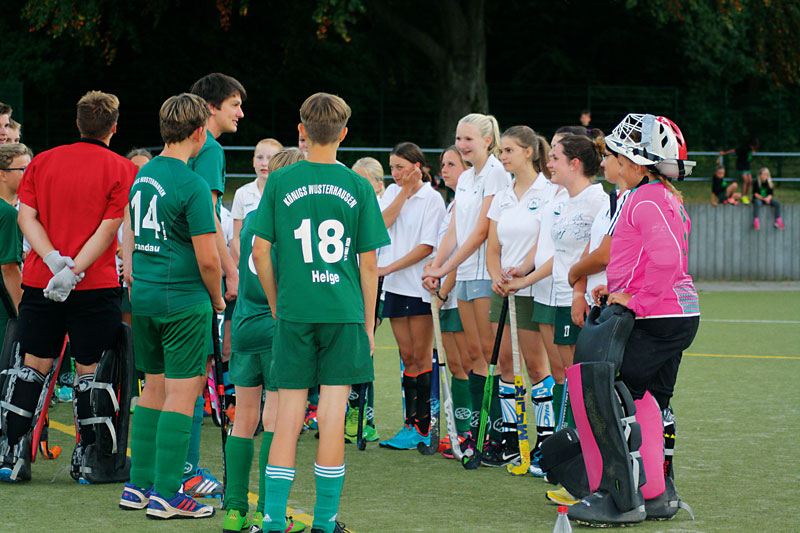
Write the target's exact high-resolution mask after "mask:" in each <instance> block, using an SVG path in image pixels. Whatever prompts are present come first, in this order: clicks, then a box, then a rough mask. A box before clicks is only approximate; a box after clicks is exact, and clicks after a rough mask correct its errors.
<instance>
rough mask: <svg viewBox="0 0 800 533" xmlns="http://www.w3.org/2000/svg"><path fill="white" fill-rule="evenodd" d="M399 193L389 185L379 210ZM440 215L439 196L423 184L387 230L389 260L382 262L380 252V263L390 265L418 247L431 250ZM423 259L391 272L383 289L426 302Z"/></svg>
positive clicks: (442, 209)
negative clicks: (423, 246) (389, 241)
mask: <svg viewBox="0 0 800 533" xmlns="http://www.w3.org/2000/svg"><path fill="white" fill-rule="evenodd" d="M401 190H402V189H401V187H399V186H398V185H397V184H395V183H393V184H391V185H389V187H388V188H387V189H386V192H385V193H384V194H383V196H382V197H381V199H380V202H379V204H380V207H381V211H383V210H385V209H386V208H387V207H389V206H390V205H391V204H392V202H393V201H394V200H395V199H396V198H397V195H398V194H400V191H401ZM444 215H445V208H444V200H442V195H441V194H439V193H438V192H436V191H435V190H433V187H431V184H430V183H423V184H422V187H420V189H419V190H418V191H417V192H415V193H414V194H413V195H412V196H411V198H409V199H408V200H406V202H405V204H403V207H402V209H401V210H400V214H399V215H397V219H396V220H395V221H394V224H392V225H391V226H390V227H388V228H387V230H388V231H389V238H391V240H392V244H390V245H389V247H390V249H389V252H388V254H387V255H389V256H391V260H390V261H388V263H387V262H385V261H384V257H383V256H384V252H383V251H382V252H381V262H382V263H384V265H388V264H391V263H394V262H395V261H397V260H398V259H402V258H403V257H405V256H406V255H408V254H409V253H410V252H411V251H412V250H413V249H414V248H416V247H417V246H419V245H420V244H427V245H430V246H431V247H433V248H435V247H436V245H437V242H438V239H437V236H438V234H439V228H440V227H441V225H442V218H444ZM427 260H428V256H426V257H423V258H422V259H420V260H419V261H417V262H416V263H414V264H413V265H411V266H408V267H406V268H404V269H402V270H398V271H397V272H392V273H391V274H389V275H388V276H386V277H385V278H383V290H384V291H386V292H392V293H394V294H402V295H404V296H412V297H416V298H422V299H423V301H426V302H430V301H431V294H430V293H429V292H428V291H427V290H425V288H424V287H423V286H422V271H423V268H424V267H425V263H426V261H427Z"/></svg>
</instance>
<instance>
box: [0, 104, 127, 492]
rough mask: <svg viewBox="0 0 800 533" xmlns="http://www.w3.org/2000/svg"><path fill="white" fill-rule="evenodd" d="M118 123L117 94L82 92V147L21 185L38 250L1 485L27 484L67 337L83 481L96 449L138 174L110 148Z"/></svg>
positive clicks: (27, 276)
mask: <svg viewBox="0 0 800 533" xmlns="http://www.w3.org/2000/svg"><path fill="white" fill-rule="evenodd" d="M118 116H119V100H118V99H117V97H116V96H114V95H113V94H107V93H103V92H100V91H90V92H88V93H86V94H85V95H84V96H83V97H82V98H81V99H80V100H79V101H78V113H77V124H78V130H79V131H80V133H81V140H80V141H79V142H77V143H75V144H70V145H65V146H59V147H57V148H53V149H51V150H48V151H46V152H42V153H41V154H39V155H37V156H36V157H35V158H33V161H31V163H30V164H29V165H28V167H27V169H26V171H25V173H24V175H23V177H22V182H21V183H20V186H19V190H18V193H19V199H20V208H19V219H18V220H19V226H20V228H21V229H22V232H23V234H24V235H25V237H27V239H28V241H29V242H30V244H31V246H32V250H31V252H30V253H29V254H28V256H27V258H26V259H25V268H24V270H23V277H22V283H23V295H22V301H21V303H20V308H19V338H20V350H21V352H24V353H25V356H24V362H23V366H22V368H20V369H19V372H17V373H16V374H15V375H14V376H12V377H11V378H10V381H12V382H13V381H15V383H14V387H13V389H12V390H13V391H14V392H13V396H12V398H11V401H10V404H11V407H7V406H6V407H7V413H5V414H3V415H1V416H5V424H4V425H3V431H4V432H5V434H4V436H3V439H7V440H5V441H4V442H0V448H4V449H5V452H6V453H4V455H5V457H4V458H3V460H2V463H3V464H2V467H0V480H6V481H17V480H24V479H30V458H31V455H30V449H27V450H26V449H25V448H27V447H29V446H30V442H29V440H28V437H27V436H26V435H27V434H28V432H29V430H30V429H31V426H32V424H33V423H35V420H34V418H35V416H34V414H35V412H36V406H37V404H38V402H39V397H40V395H41V393H42V389H43V387H44V383H45V376H46V375H47V374H48V373H49V372H50V369H51V368H52V367H53V363H54V360H55V359H57V358H58V357H59V354H60V352H61V347H62V344H63V342H64V335H65V334H69V338H70V346H71V350H72V356H73V358H74V359H75V371H76V374H77V376H76V380H75V383H76V386H75V391H76V393H75V398H74V400H73V402H74V408H75V415H76V424H77V426H78V431H79V439H78V442H77V444H76V445H75V451H74V452H73V454H72V472H71V474H72V477H73V478H74V479H76V480H78V481H80V480H82V479H83V474H84V473H85V470H84V467H85V465H84V464H83V452H84V450H86V448H87V447H88V446H89V445H90V444H92V443H94V442H95V431H94V424H93V422H91V420H92V419H93V417H94V415H93V412H94V411H93V408H92V406H91V405H90V402H89V397H90V392H91V389H92V388H94V387H95V379H94V372H95V369H96V368H97V363H98V362H99V361H100V357H101V356H102V354H103V352H104V351H105V350H106V349H112V348H113V347H114V346H115V344H116V342H117V338H118V332H119V328H120V324H121V322H122V316H121V312H120V298H119V290H120V289H119V280H118V278H117V268H116V264H115V261H114V257H115V255H116V234H117V229H118V228H119V225H120V223H121V222H122V216H123V211H124V208H125V204H126V202H127V198H128V191H129V190H130V186H131V182H132V180H133V177H134V176H135V175H136V167H135V166H134V165H133V163H131V162H130V161H128V160H127V159H125V158H124V157H122V156H120V155H117V154H115V153H114V152H112V151H111V150H109V148H108V144H109V142H110V140H111V137H112V136H113V135H114V134H115V133H116V131H117V117H118ZM73 258H74V259H73ZM79 283H80V285H79V286H77V285H78V284H79ZM76 286H77V287H76ZM73 289H74V290H73ZM9 388H11V386H9ZM0 453H3V452H2V451H0ZM19 461H22V463H19ZM12 463H13V464H12Z"/></svg>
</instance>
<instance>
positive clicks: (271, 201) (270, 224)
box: [251, 179, 277, 243]
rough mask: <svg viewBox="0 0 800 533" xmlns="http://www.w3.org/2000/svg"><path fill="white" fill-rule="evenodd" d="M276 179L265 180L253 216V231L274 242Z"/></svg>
mask: <svg viewBox="0 0 800 533" xmlns="http://www.w3.org/2000/svg"><path fill="white" fill-rule="evenodd" d="M276 184H277V180H276V179H272V180H267V183H266V185H265V187H264V193H263V194H262V196H261V201H260V202H259V203H258V210H257V211H256V213H255V215H254V216H253V222H252V226H251V227H252V229H253V233H255V234H256V235H257V236H259V237H261V238H262V239H265V240H268V241H269V242H271V243H275V185H276Z"/></svg>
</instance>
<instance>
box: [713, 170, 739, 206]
mask: <svg viewBox="0 0 800 533" xmlns="http://www.w3.org/2000/svg"><path fill="white" fill-rule="evenodd" d="M738 188H739V184H738V183H736V182H735V181H734V182H729V181H728V180H726V179H725V167H723V166H718V167H717V168H716V170H714V176H713V177H712V178H711V205H719V203H720V202H722V203H723V204H730V205H738V204H739V199H740V198H741V197H742V194H741V193H739V192H737V189H738Z"/></svg>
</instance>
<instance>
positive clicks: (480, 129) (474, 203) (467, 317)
mask: <svg viewBox="0 0 800 533" xmlns="http://www.w3.org/2000/svg"><path fill="white" fill-rule="evenodd" d="M456 147H457V148H458V151H459V152H460V153H461V156H462V157H463V158H464V160H465V161H467V162H469V163H472V168H470V169H468V170H466V171H465V172H464V173H463V174H462V175H461V176H460V177H459V179H458V186H457V187H456V196H455V203H456V206H455V208H454V209H455V216H454V217H453V219H452V221H451V223H450V227H449V228H448V230H447V233H446V234H445V236H444V239H442V245H441V247H440V248H439V251H438V252H437V254H436V258H435V259H434V260H433V263H432V264H431V265H430V266H429V267H428V268H427V269H426V271H425V283H426V287H427V288H428V289H430V290H435V289H436V288H438V285H439V280H440V279H441V278H443V277H444V276H446V275H447V274H448V273H449V272H451V271H453V270H456V269H457V270H456V286H455V294H456V298H457V299H458V313H459V316H460V317H461V322H462V324H463V326H464V333H465V336H466V338H467V351H468V353H469V356H470V361H471V362H472V372H470V374H469V388H470V395H471V397H472V409H473V416H472V421H471V424H470V425H471V432H472V439H468V441H467V442H466V443H465V446H464V447H465V448H466V447H469V446H475V442H474V440H473V439H474V438H475V437H477V433H478V422H479V420H478V418H479V417H478V416H476V415H477V414H478V413H479V412H480V408H481V400H482V398H483V388H484V384H485V383H486V374H487V372H488V363H489V359H490V357H491V354H492V345H493V341H494V339H493V335H492V328H491V326H490V325H489V298H490V297H491V295H492V280H491V277H490V276H489V271H488V270H487V269H486V237H487V235H488V233H489V219H488V218H487V217H486V214H487V213H488V211H489V206H490V205H491V203H492V198H494V195H495V194H497V192H498V191H501V190H502V189H504V188H505V187H506V186H507V185H508V184H509V183H511V176H510V175H509V174H508V173H507V172H506V171H505V170H503V166H502V164H501V163H500V161H499V160H498V159H497V156H498V155H499V150H500V129H499V127H498V125H497V120H496V119H495V118H494V117H493V116H491V115H482V114H480V113H472V114H469V115H467V116H465V117H464V118H462V119H461V120H460V121H459V122H458V127H457V128H456ZM451 254H452V255H451ZM498 381H499V376H498V377H497V378H496V380H495V385H494V396H495V397H496V396H497V382H498ZM499 403H500V402H498V401H493V402H492V406H493V409H492V411H491V412H490V413H489V428H491V432H490V433H491V434H490V437H493V439H494V440H495V441H497V442H499V440H500V431H499V429H500V427H499V426H500V420H501V418H502V416H501V414H500V405H499ZM495 406H496V407H495ZM494 422H497V424H495V423H494Z"/></svg>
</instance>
